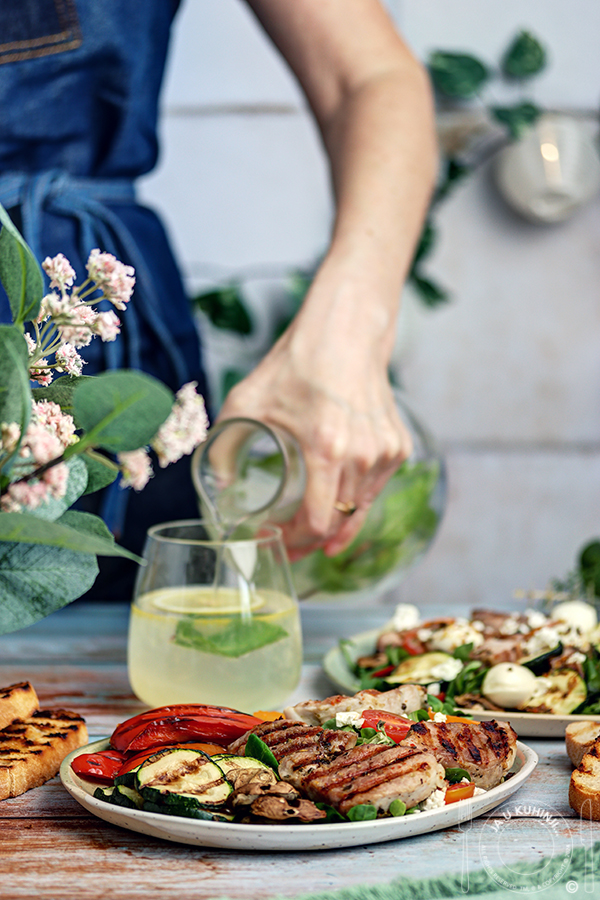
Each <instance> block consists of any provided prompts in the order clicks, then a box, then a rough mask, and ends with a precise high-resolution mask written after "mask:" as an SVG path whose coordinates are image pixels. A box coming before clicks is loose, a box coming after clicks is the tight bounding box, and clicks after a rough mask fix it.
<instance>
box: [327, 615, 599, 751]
mask: <svg viewBox="0 0 600 900" xmlns="http://www.w3.org/2000/svg"><path fill="white" fill-rule="evenodd" d="M380 633H381V632H380V630H379V629H374V630H373V631H363V632H362V633H361V634H356V635H354V636H353V637H351V638H348V641H349V644H348V652H349V653H350V655H351V656H352V657H353V659H358V657H359V656H367V655H370V654H372V653H373V649H374V647H375V641H376V640H377V637H378V636H379V634H380ZM323 668H324V670H325V672H326V674H327V677H328V678H329V679H330V680H331V681H332V682H333V683H334V684H335V685H336V686H337V687H338V688H340V690H342V691H344V692H345V693H349V694H355V693H356V692H357V691H359V690H360V683H359V681H358V679H357V678H356V677H355V676H354V675H353V674H352V672H351V671H350V670H349V669H348V666H347V665H346V660H345V659H344V655H343V653H342V651H341V650H340V648H339V646H337V647H332V648H331V650H329V651H328V653H327V654H326V655H325V657H324V659H323ZM468 712H469V714H470V715H471V716H472V717H473V719H475V721H477V722H483V721H485V720H486V719H501V720H502V721H503V722H510V724H511V725H512V727H513V728H514V729H515V731H516V732H517V734H518V735H519V737H538V738H564V736H565V728H566V727H567V725H568V724H569V722H589V721H590V719H594V718H598V717H595V716H554V715H551V714H549V713H548V714H543V713H522V712H510V711H507V712H501V713H500V712H492V711H491V710H486V711H485V712H477V711H476V710H473V709H470V710H468Z"/></svg>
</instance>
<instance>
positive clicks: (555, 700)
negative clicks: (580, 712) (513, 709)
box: [520, 669, 587, 716]
mask: <svg viewBox="0 0 600 900" xmlns="http://www.w3.org/2000/svg"><path fill="white" fill-rule="evenodd" d="M536 682H537V686H536V688H535V690H534V692H533V694H532V696H531V697H530V698H529V700H528V701H527V703H526V704H525V705H524V706H521V707H520V710H521V711H522V712H530V713H552V714H554V715H555V716H568V715H570V713H572V712H573V710H574V709H577V707H578V706H579V705H580V704H581V703H583V701H584V700H585V698H586V696H587V687H586V684H585V681H584V680H583V678H581V676H580V675H578V674H577V672H574V671H573V670H572V669H557V670H556V672H549V673H548V674H547V675H539V676H538V677H537V678H536Z"/></svg>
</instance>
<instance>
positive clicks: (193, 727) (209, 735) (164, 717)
mask: <svg viewBox="0 0 600 900" xmlns="http://www.w3.org/2000/svg"><path fill="white" fill-rule="evenodd" d="M260 723H261V719H257V718H256V717H255V716H251V715H249V714H248V713H242V712H238V711H237V710H235V709H228V708H227V707H219V706H204V705H203V704H200V703H198V704H186V705H183V704H182V705H180V706H163V707H160V708H159V709H154V710H149V711H148V712H145V713H141V714H140V715H138V716H133V718H131V719H127V721H125V722H122V723H121V724H120V725H118V726H117V728H115V730H114V732H113V734H112V736H111V738H110V743H111V746H112V747H114V748H115V749H116V750H119V751H121V752H122V753H131V752H132V751H140V750H147V749H150V748H151V747H159V746H161V745H164V744H179V743H182V742H187V741H194V740H196V741H208V742H211V743H215V744H220V745H222V746H226V745H227V744H229V743H231V741H234V740H235V739H236V738H238V737H241V736H242V734H245V733H246V731H250V729H251V728H255V727H256V726H257V725H260Z"/></svg>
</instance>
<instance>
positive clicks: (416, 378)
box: [142, 0, 600, 608]
mask: <svg viewBox="0 0 600 900" xmlns="http://www.w3.org/2000/svg"><path fill="white" fill-rule="evenodd" d="M290 2H292V0H290ZM388 7H389V8H390V11H391V13H392V15H393V16H394V18H395V20H396V22H397V23H398V25H399V27H400V29H401V31H402V33H403V34H404V36H405V38H406V39H407V41H408V42H409V44H410V45H411V46H412V47H413V49H414V50H415V52H416V53H417V54H418V55H419V56H420V57H421V58H423V59H426V58H427V56H428V54H429V52H430V51H432V50H435V49H443V50H454V51H459V50H465V51H467V52H469V51H470V52H472V53H474V54H475V55H477V56H479V57H481V58H482V59H484V60H486V61H487V62H489V63H490V64H494V63H497V61H498V59H499V56H500V54H501V52H502V51H503V49H504V48H505V47H506V46H507V44H508V43H509V41H510V39H511V38H512V37H513V36H514V34H515V33H516V31H517V30H519V29H521V28H526V29H528V30H530V31H532V32H533V33H534V34H536V35H537V36H538V37H539V38H540V39H541V40H542V41H543V42H544V43H545V44H546V45H547V47H548V49H549V51H550V56H551V62H550V65H549V68H548V70H547V72H546V73H545V74H543V75H542V76H541V77H539V78H538V79H536V80H535V82H534V83H532V93H533V99H534V100H535V101H537V102H538V103H540V104H543V105H545V106H547V107H553V108H561V109H565V110H570V109H573V110H579V111H581V110H589V109H597V108H598V106H599V100H600V54H599V53H598V49H597V43H598V40H597V39H598V35H599V34H600V4H598V2H597V0H569V3H565V0H390V2H389V3H388ZM490 99H491V98H490ZM493 99H494V101H496V100H500V101H502V100H505V99H511V97H510V96H508V95H504V96H503V94H502V92H501V91H499V90H498V89H496V88H495V89H494V91H493ZM163 107H164V115H163V118H162V125H161V138H162V154H161V160H160V164H159V167H158V169H157V170H156V172H155V173H153V174H152V175H151V176H150V177H148V178H147V179H145V180H144V183H143V185H142V191H143V195H144V197H145V199H146V200H147V201H148V202H149V203H151V204H153V205H154V206H155V207H157V208H159V209H160V210H161V212H162V214H163V216H164V218H165V220H166V222H167V225H168V227H169V230H170V233H171V237H172V240H173V243H174V245H175V248H176V250H177V252H178V254H179V257H180V259H181V262H182V265H183V268H184V272H185V277H186V280H187V283H188V285H189V288H190V291H195V290H197V289H199V288H204V287H208V286H211V285H215V284H221V283H224V282H226V281H227V280H228V279H229V278H231V277H239V278H241V279H242V280H243V281H244V283H245V285H246V289H247V293H248V297H249V300H250V302H251V304H252V305H253V308H254V310H255V313H256V316H257V318H258V331H257V334H256V335H255V336H253V337H251V338H249V339H247V340H246V341H245V342H243V344H242V345H239V344H237V345H235V346H233V345H232V343H231V342H230V341H228V340H227V339H224V338H223V336H222V335H219V334H214V333H213V332H210V333H209V335H208V337H209V342H210V348H211V349H210V353H209V364H210V371H211V374H212V375H213V377H216V375H217V373H218V371H219V370H220V368H221V367H223V366H227V365H229V364H230V358H231V356H232V355H235V356H236V358H237V359H238V360H239V359H245V360H246V362H247V363H248V364H250V363H251V361H252V359H253V358H254V357H255V354H256V351H257V348H259V347H260V344H261V340H262V338H263V337H264V330H265V327H266V325H265V322H266V319H267V318H268V314H269V309H270V307H271V305H272V304H273V303H276V302H277V297H278V294H279V292H280V291H281V288H282V285H284V284H285V280H286V276H287V273H288V272H290V271H291V270H293V269H294V268H297V267H299V266H300V267H301V266H306V265H310V264H311V263H312V262H314V260H315V259H316V258H317V257H318V255H319V254H320V253H321V252H322V250H323V248H324V246H325V244H326V240H327V235H328V231H329V227H330V221H331V198H330V192H329V187H328V177H327V165H326V161H325V159H324V156H323V153H322V150H321V146H320V142H319V139H318V136H317V134H316V132H315V128H314V126H313V123H312V121H311V118H310V115H309V113H308V112H307V110H306V107H305V103H304V100H303V98H302V95H301V94H300V92H299V91H298V88H297V86H296V85H295V83H294V81H293V79H292V78H291V76H290V75H289V73H288V71H287V69H286V67H285V65H284V64H283V63H282V62H281V60H280V59H279V57H278V56H277V54H276V52H275V51H274V50H273V48H272V47H271V46H270V44H269V43H268V42H267V40H266V39H265V38H264V37H263V35H262V32H260V31H259V29H258V26H257V25H256V23H255V22H254V20H253V18H252V16H251V14H250V13H249V11H248V9H247V7H246V6H245V5H244V3H243V2H241V0H184V3H183V7H182V10H181V12H180V14H179V16H178V19H177V23H176V28H175V32H174V43H173V51H172V56H171V60H170V66H169V70H168V78H167V82H166V86H165V91H164V97H163ZM438 224H439V228H440V243H439V246H438V248H437V250H436V252H435V254H434V255H433V256H432V258H431V261H430V262H429V264H428V266H427V268H428V271H429V272H430V274H431V275H432V276H434V277H435V278H436V279H437V280H439V281H440V282H441V283H442V284H444V285H445V286H447V287H449V288H450V290H451V292H452V300H451V302H450V303H449V304H448V305H447V306H445V307H444V308H442V309H437V310H434V311H429V310H424V309H423V307H421V306H420V305H419V303H418V301H416V300H415V298H414V297H413V296H412V295H411V294H410V292H409V291H405V296H404V298H403V312H402V316H401V321H400V324H399V331H398V344H397V351H396V357H395V362H396V366H397V368H398V370H399V373H400V375H401V378H402V381H403V383H404V385H405V386H406V388H407V393H408V396H409V397H410V398H411V400H412V402H413V406H414V407H415V408H416V410H417V411H418V412H419V413H420V415H421V417H422V418H423V420H424V421H425V422H426V423H427V424H428V426H429V428H430V430H432V431H433V433H434V434H435V435H436V436H437V438H438V440H439V441H440V443H441V444H442V446H443V448H444V450H445V453H446V458H447V464H448V472H449V502H448V508H447V513H446V516H445V519H444V522H443V525H442V527H441V529H440V532H439V535H438V537H437V539H436V541H435V543H434V545H433V547H432V549H431V550H430V552H429V554H428V555H427V556H426V558H425V559H424V560H423V561H421V563H420V564H419V565H418V566H417V567H416V568H415V570H414V571H413V572H412V573H410V574H409V576H408V577H407V579H406V580H405V581H404V583H403V585H402V586H401V588H400V589H399V590H398V591H396V592H395V593H394V594H393V596H390V597H388V598H387V600H386V602H397V601H398V600H399V599H403V600H406V601H410V602H416V603H418V604H419V605H422V606H423V607H425V608H426V606H427V604H428V602H431V603H434V602H435V603H439V602H444V601H447V602H448V604H449V605H451V604H452V603H453V602H461V603H464V602H467V603H470V604H477V605H481V604H490V605H492V604H493V605H496V606H504V607H506V606H511V605H512V604H513V603H514V601H513V600H512V597H511V593H512V591H513V590H514V589H515V588H533V587H544V586H545V585H546V583H547V581H548V579H549V578H551V577H552V576H562V575H564V574H566V572H567V571H568V569H569V568H570V567H571V566H572V564H573V562H574V559H575V554H576V552H577V550H578V548H579V547H580V546H581V545H582V544H583V543H584V542H585V541H587V540H588V539H589V538H591V537H593V536H597V535H600V302H599V300H600V297H599V294H600V197H598V198H596V199H595V200H594V201H592V202H591V203H590V204H589V205H588V206H587V207H586V208H584V209H582V210H580V211H579V212H578V213H577V214H576V215H575V216H574V217H573V218H572V219H571V220H570V221H568V222H567V223H565V224H562V225H558V226H539V225H533V224H530V223H527V222H525V221H524V220H522V219H520V218H518V217H517V216H516V215H515V214H514V213H512V212H511V211H510V210H509V209H508V208H507V207H506V205H505V204H504V202H503V201H502V200H501V199H500V198H499V196H498V194H497V192H496V190H495V188H494V186H493V183H492V180H491V178H490V173H489V171H488V169H484V170H481V171H479V172H477V174H475V175H473V176H472V177H471V178H470V179H469V180H468V181H466V182H465V183H463V185H462V186H460V187H459V188H458V189H457V190H456V192H455V193H454V194H453V195H452V196H451V197H450V198H449V199H448V200H447V202H446V203H445V205H444V206H443V207H442V208H441V210H440V215H439V217H438Z"/></svg>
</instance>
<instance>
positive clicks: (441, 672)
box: [430, 656, 463, 681]
mask: <svg viewBox="0 0 600 900" xmlns="http://www.w3.org/2000/svg"><path fill="white" fill-rule="evenodd" d="M462 668H463V664H462V663H461V661H460V659H454V657H453V656H450V657H449V658H448V659H447V660H444V662H442V663H438V665H437V666H433V667H432V668H431V671H430V675H431V677H432V678H436V679H439V680H440V681H452V679H453V678H456V676H457V675H458V673H459V672H461V671H462Z"/></svg>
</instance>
